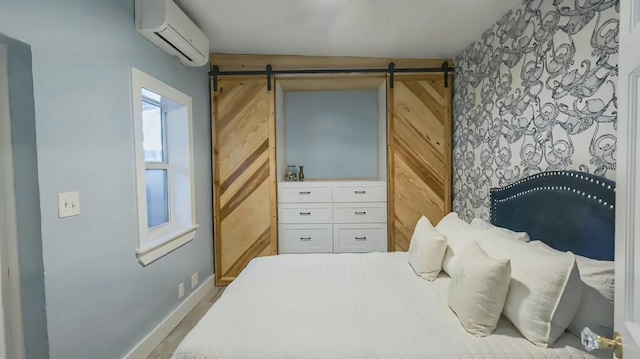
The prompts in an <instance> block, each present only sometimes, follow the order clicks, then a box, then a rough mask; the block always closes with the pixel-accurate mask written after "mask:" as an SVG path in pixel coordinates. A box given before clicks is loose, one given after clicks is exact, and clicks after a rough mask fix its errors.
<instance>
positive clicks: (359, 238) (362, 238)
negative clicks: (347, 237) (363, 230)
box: [356, 237, 367, 241]
mask: <svg viewBox="0 0 640 359" xmlns="http://www.w3.org/2000/svg"><path fill="white" fill-rule="evenodd" d="M366 240H367V237H356V241H366Z"/></svg>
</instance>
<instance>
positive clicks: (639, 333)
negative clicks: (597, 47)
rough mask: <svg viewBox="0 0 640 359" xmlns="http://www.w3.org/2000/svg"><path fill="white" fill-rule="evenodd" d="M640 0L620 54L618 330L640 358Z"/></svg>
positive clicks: (629, 354)
mask: <svg viewBox="0 0 640 359" xmlns="http://www.w3.org/2000/svg"><path fill="white" fill-rule="evenodd" d="M638 6H640V0H630V1H621V2H620V24H619V29H620V33H619V40H620V42H619V45H620V51H619V53H618V70H619V76H618V87H617V96H618V143H617V146H618V147H617V148H618V149H617V164H616V175H617V178H616V182H617V183H616V243H615V248H616V249H615V253H616V254H615V262H616V263H615V266H616V267H615V268H616V273H615V284H616V286H615V330H616V331H618V332H619V333H620V334H621V335H622V339H623V340H622V341H623V354H624V357H625V358H638V357H640V303H637V302H638V300H640V260H638V259H637V258H636V254H638V253H640V240H636V238H637V236H638V235H639V234H640V233H638V226H636V223H638V221H639V220H640V211H638V208H637V205H638V202H640V193H639V188H638V185H637V184H636V181H637V180H638V179H639V178H640V173H639V172H638V171H639V170H640V168H639V167H638V166H637V164H636V161H638V160H640V158H638V153H637V151H638V145H637V142H638V140H640V132H639V130H640V128H639V124H638V121H639V119H640V107H639V106H638V104H637V99H638V97H639V96H640V87H639V86H640V61H639V59H640V48H639V47H638V45H639V44H640V26H639V24H638V20H640V19H639V18H638V14H639V13H638V12H637V10H640V8H638Z"/></svg>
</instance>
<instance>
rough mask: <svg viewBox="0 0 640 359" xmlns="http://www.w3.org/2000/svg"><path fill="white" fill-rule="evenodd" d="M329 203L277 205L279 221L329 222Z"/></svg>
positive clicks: (330, 216)
mask: <svg viewBox="0 0 640 359" xmlns="http://www.w3.org/2000/svg"><path fill="white" fill-rule="evenodd" d="M331 212H332V211H331V203H283V204H279V205H278V221H279V222H280V223H331V221H332V217H333V216H332V213H331Z"/></svg>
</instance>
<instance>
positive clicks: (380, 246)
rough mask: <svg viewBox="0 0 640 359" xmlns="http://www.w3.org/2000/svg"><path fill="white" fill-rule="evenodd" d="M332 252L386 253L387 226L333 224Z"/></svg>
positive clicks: (383, 224)
mask: <svg viewBox="0 0 640 359" xmlns="http://www.w3.org/2000/svg"><path fill="white" fill-rule="evenodd" d="M333 249H334V250H333V251H334V252H335V253H344V252H386V251H387V224H386V223H376V224H334V225H333Z"/></svg>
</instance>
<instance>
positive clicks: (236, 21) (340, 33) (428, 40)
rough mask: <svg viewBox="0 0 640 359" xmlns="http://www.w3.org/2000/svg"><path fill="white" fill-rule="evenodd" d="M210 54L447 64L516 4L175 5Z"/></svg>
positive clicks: (240, 0) (272, 1)
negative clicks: (435, 60)
mask: <svg viewBox="0 0 640 359" xmlns="http://www.w3.org/2000/svg"><path fill="white" fill-rule="evenodd" d="M176 3H177V4H178V5H179V6H180V7H181V8H182V9H183V10H184V11H185V12H186V13H187V14H188V15H189V16H190V17H191V18H192V19H193V20H194V21H195V22H196V24H198V26H199V27H200V28H201V29H202V30H203V31H204V32H205V34H206V35H207V37H208V38H209V41H210V43H211V48H210V51H211V52H215V53H236V54H274V55H319V56H320V55H324V56H371V57H420V58H453V57H454V56H455V55H457V54H459V53H460V52H462V50H463V49H464V48H465V47H466V46H467V45H469V44H470V43H471V42H473V41H474V40H477V39H479V38H480V34H481V33H482V32H484V30H486V29H488V28H489V27H490V26H491V25H492V24H493V23H494V22H495V21H497V20H499V19H500V18H501V17H502V15H503V14H505V13H506V12H507V11H508V10H509V9H511V8H515V7H517V6H518V5H520V4H521V3H522V0H482V1H478V0H176Z"/></svg>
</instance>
